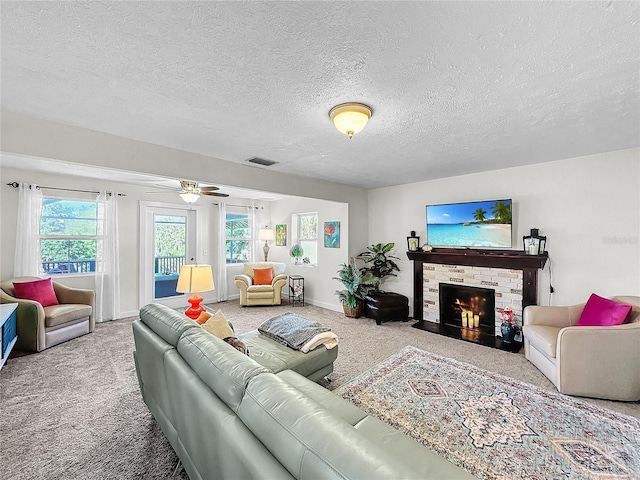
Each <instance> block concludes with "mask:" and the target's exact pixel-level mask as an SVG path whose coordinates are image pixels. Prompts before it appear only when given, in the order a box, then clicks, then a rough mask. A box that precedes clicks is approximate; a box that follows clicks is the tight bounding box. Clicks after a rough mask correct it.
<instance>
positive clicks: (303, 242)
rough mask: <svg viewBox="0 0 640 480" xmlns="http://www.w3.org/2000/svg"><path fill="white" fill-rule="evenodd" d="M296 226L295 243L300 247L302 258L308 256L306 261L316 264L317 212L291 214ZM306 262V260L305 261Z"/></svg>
mask: <svg viewBox="0 0 640 480" xmlns="http://www.w3.org/2000/svg"><path fill="white" fill-rule="evenodd" d="M293 218H294V219H295V222H297V227H296V238H297V243H298V244H299V245H300V246H301V247H302V250H303V252H304V253H303V255H302V258H303V259H305V258H308V259H309V261H308V263H309V264H311V265H317V263H318V214H317V213H301V214H298V215H293ZM305 263H306V262H305Z"/></svg>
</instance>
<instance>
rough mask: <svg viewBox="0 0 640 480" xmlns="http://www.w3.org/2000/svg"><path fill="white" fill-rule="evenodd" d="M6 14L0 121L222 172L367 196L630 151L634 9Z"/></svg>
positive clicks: (48, 9)
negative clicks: (362, 116) (103, 136)
mask: <svg viewBox="0 0 640 480" xmlns="http://www.w3.org/2000/svg"><path fill="white" fill-rule="evenodd" d="M1 8H2V77H1V79H2V107H3V108H4V109H7V110H9V111H15V112H19V113H25V114H29V115H33V116H36V117H40V118H45V119H51V120H55V121H59V122H63V123H68V124H72V125H77V126H82V127H86V128H90V129H93V130H98V131H103V132H108V133H111V134H115V135H120V136H124V137H128V138H134V139H139V140H142V141H146V142H151V143H156V144H160V145H166V146H170V147H175V148H179V149H182V150H187V151H192V152H197V153H201V154H205V155H209V156H212V157H217V158H220V159H223V160H228V161H233V162H244V161H246V160H247V159H249V158H250V157H253V156H259V157H263V158H267V159H271V160H275V161H278V162H280V163H279V164H278V165H276V166H273V167H270V169H272V170H281V171H283V172H289V173H294V174H299V175H307V176H312V177H315V178H320V179H326V180H332V181H336V182H340V183H346V184H350V185H355V186H361V187H366V188H375V187H381V186H387V185H395V184H402V183H409V182H415V181H420V180H427V179H432V178H441V177H447V176H453V175H460V174H464V173H472V172H478V171H485V170H493V169H498V168H504V167H509V166H516V165H525V164H531V163H538V162H545V161H552V160H556V159H562V158H570V157H575V156H580V155H585V154H591V153H599V152H604V151H612V150H618V149H624V148H631V147H637V146H639V143H640V140H639V139H640V92H639V91H640V78H639V76H640V33H639V31H640V21H639V17H640V2H637V1H635V2H618V1H605V2H561V1H553V2H437V1H434V2H338V1H332V2H35V1H34V2H29V1H19V2H12V1H6V0H4V1H2V4H1ZM345 101H360V102H364V103H366V104H368V105H370V106H371V107H372V108H373V111H374V114H373V117H372V119H371V121H370V122H369V124H368V125H367V127H366V128H365V130H364V131H363V132H361V133H359V134H357V135H356V136H355V137H354V138H353V139H352V140H349V139H348V138H347V137H346V136H343V135H341V134H339V133H338V131H337V130H335V128H334V127H333V125H332V124H331V123H330V120H329V118H328V115H327V112H328V111H329V109H330V108H331V107H332V106H334V105H336V104H338V103H342V102H345Z"/></svg>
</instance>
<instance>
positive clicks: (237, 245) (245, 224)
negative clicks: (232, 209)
mask: <svg viewBox="0 0 640 480" xmlns="http://www.w3.org/2000/svg"><path fill="white" fill-rule="evenodd" d="M249 227H250V226H249V215H248V214H246V213H229V212H227V221H226V229H225V237H226V252H227V257H226V258H227V265H228V264H230V263H244V262H249V261H251V233H250V232H251V229H250V228H249Z"/></svg>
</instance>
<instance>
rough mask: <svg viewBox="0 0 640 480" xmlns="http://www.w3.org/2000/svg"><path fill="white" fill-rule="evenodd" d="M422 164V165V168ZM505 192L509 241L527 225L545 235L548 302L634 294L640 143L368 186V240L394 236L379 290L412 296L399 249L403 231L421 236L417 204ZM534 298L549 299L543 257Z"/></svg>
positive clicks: (637, 285) (637, 284) (517, 244)
mask: <svg viewBox="0 0 640 480" xmlns="http://www.w3.org/2000/svg"><path fill="white" fill-rule="evenodd" d="M425 168H427V167H425ZM500 198H512V199H513V218H514V230H515V233H514V244H513V245H514V248H515V249H520V248H522V236H523V235H526V234H528V233H529V230H530V229H531V228H533V227H537V228H539V229H540V234H541V235H546V236H547V237H548V241H547V250H548V251H549V255H550V258H551V262H550V264H551V266H552V269H553V287H554V290H555V293H554V295H553V296H552V297H551V304H554V305H568V304H574V303H580V302H583V301H586V299H587V298H588V296H589V294H590V293H592V292H595V293H598V294H599V295H602V296H612V295H623V294H626V295H640V150H639V149H637V148H636V149H629V150H622V151H617V152H609V153H603V154H598V155H590V156H585V157H579V158H572V159H566V160H561V161H556V162H549V163H543V164H538V165H530V166H525V167H517V168H509V169H504V170H498V171H493V172H486V173H478V174H473V175H463V176H459V177H453V178H445V179H439V180H433V181H428V182H418V183H412V184H406V185H399V186H395V187H388V188H380V189H376V190H370V191H369V241H370V243H377V242H395V243H396V246H397V247H399V248H397V251H399V252H401V253H400V254H399V255H398V256H399V257H401V258H402V262H401V269H402V271H401V273H400V275H399V277H398V278H397V279H391V280H389V281H387V282H386V283H385V285H384V289H386V290H391V291H396V292H399V293H402V294H404V295H407V296H409V297H410V298H411V299H413V276H412V271H413V266H412V265H411V262H409V260H408V259H407V256H406V253H405V252H406V249H407V247H406V237H407V236H408V235H409V232H410V231H411V230H415V231H416V232H417V234H418V235H419V236H420V243H421V244H423V243H426V237H425V233H426V226H425V205H427V204H437V203H450V202H466V201H476V200H491V199H500ZM539 303H540V304H543V305H546V304H549V264H548V265H547V266H546V267H545V269H544V271H543V272H541V274H540V277H539Z"/></svg>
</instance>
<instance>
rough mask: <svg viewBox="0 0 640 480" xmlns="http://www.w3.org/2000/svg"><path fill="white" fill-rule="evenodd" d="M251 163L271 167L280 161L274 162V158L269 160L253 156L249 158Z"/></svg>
mask: <svg viewBox="0 0 640 480" xmlns="http://www.w3.org/2000/svg"><path fill="white" fill-rule="evenodd" d="M247 162H249V163H254V164H256V165H262V166H263V167H270V166H271V165H275V164H276V163H279V162H274V161H273V160H267V159H266V158H260V157H253V158H250V159H249V160H247Z"/></svg>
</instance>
